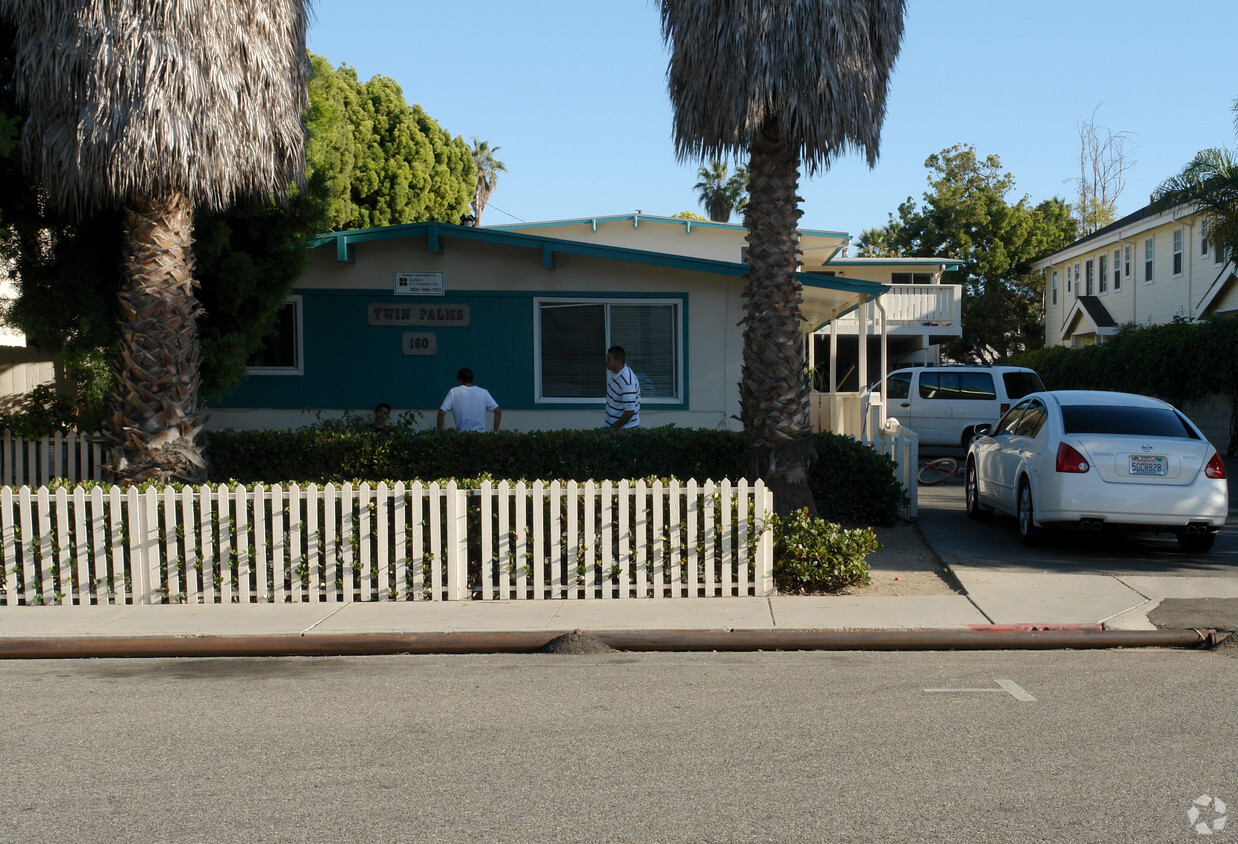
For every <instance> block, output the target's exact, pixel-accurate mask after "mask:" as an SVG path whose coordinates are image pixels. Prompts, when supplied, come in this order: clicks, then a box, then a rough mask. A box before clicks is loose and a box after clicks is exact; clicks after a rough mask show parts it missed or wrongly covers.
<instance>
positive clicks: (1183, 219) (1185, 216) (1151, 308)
mask: <svg viewBox="0 0 1238 844" xmlns="http://www.w3.org/2000/svg"><path fill="white" fill-rule="evenodd" d="M1032 268H1033V269H1036V270H1041V271H1043V272H1044V274H1045V294H1044V295H1045V299H1044V306H1045V345H1046V346H1089V345H1092V344H1095V343H1103V342H1104V341H1105V338H1106V337H1109V336H1111V335H1113V334H1114V333H1115V332H1117V330H1118V328H1119V327H1120V326H1122V325H1125V324H1134V325H1158V324H1161V323H1166V322H1169V321H1171V320H1173V319H1174V318H1175V317H1185V318H1187V319H1200V318H1203V317H1207V316H1212V315H1215V314H1232V313H1236V312H1238V283H1236V281H1238V279H1236V278H1235V274H1234V273H1235V266H1234V261H1233V259H1232V258H1226V257H1225V256H1223V255H1222V251H1221V249H1220V247H1219V246H1218V245H1217V244H1216V243H1215V242H1212V241H1210V240H1209V238H1208V223H1207V220H1206V219H1204V217H1203V216H1202V215H1201V214H1200V213H1199V212H1198V211H1197V210H1196V209H1195V208H1194V207H1192V206H1186V205H1182V206H1178V207H1176V208H1172V209H1169V210H1166V211H1153V210H1152V208H1151V206H1146V207H1144V208H1141V209H1139V210H1138V211H1136V212H1135V213H1133V214H1129V215H1127V216H1125V217H1123V218H1122V219H1120V220H1118V221H1116V222H1114V223H1112V224H1110V225H1108V226H1105V227H1104V228H1102V229H1100V230H1098V231H1096V232H1093V233H1092V234H1090V235H1088V236H1087V237H1084V238H1081V239H1080V240H1077V241H1075V242H1074V243H1072V244H1071V245H1070V246H1067V247H1066V248H1065V249H1061V250H1059V251H1057V252H1054V253H1053V254H1052V255H1049V256H1048V257H1046V258H1042V259H1041V260H1039V261H1036V262H1035V263H1033V264H1032Z"/></svg>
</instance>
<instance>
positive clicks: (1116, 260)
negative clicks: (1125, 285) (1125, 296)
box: [1113, 249, 1122, 293]
mask: <svg viewBox="0 0 1238 844" xmlns="http://www.w3.org/2000/svg"><path fill="white" fill-rule="evenodd" d="M1121 289H1122V250H1121V249H1115V250H1113V292H1114V293H1117V292H1118V291H1119V290H1121Z"/></svg>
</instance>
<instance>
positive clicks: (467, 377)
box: [456, 366, 473, 387]
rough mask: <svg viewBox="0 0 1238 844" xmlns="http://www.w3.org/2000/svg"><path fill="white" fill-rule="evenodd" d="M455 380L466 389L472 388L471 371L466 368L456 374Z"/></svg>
mask: <svg viewBox="0 0 1238 844" xmlns="http://www.w3.org/2000/svg"><path fill="white" fill-rule="evenodd" d="M456 380H457V381H459V382H460V383H461V384H463V385H464V386H466V387H471V386H473V370H471V369H469V368H468V367H467V366H466V367H464V369H461V370H460V371H459V372H457V373H456Z"/></svg>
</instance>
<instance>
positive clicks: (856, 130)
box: [661, 0, 905, 513]
mask: <svg viewBox="0 0 1238 844" xmlns="http://www.w3.org/2000/svg"><path fill="white" fill-rule="evenodd" d="M904 7H905V2H904V0H732V2H729V3H726V4H718V3H716V2H714V0H661V17H662V35H663V38H664V39H665V40H666V42H667V44H668V45H669V46H670V48H671V59H670V66H669V69H668V72H667V78H668V88H669V90H670V97H671V103H672V105H673V107H674V110H675V127H674V133H675V149H676V152H677V154H678V155H679V158H680V160H691V159H697V160H699V159H701V158H706V157H709V158H723V157H726V156H728V155H740V154H744V153H746V154H748V155H749V170H750V178H749V182H748V205H747V208H746V209H745V211H744V225H745V226H746V227H747V228H748V238H747V239H748V259H747V260H748V273H747V275H746V279H747V284H746V285H745V287H744V296H745V300H746V301H745V310H746V311H747V314H746V316H745V317H744V325H745V328H744V363H743V373H742V380H741V382H740V419H741V421H742V422H743V425H744V431H745V433H746V435H747V440H748V455H747V472H748V476H749V477H761V478H763V479H764V480H765V481H766V483H767V484H768V485H769V487H770V489H771V490H772V491H773V492H774V501H775V506H776V508H777V510H778V511H779V512H780V513H788V512H791V511H793V510H798V509H800V508H801V507H808V508H809V509H810V510H811V511H813V512H815V507H814V505H813V500H812V494H811V492H810V491H809V488H808V481H807V468H808V463H809V461H810V460H811V459H812V457H813V456H814V451H813V445H812V431H811V428H810V425H809V421H808V393H809V389H810V385H809V381H808V377H807V373H806V367H805V365H804V351H803V340H802V338H801V336H800V309H799V303H800V292H801V286H800V283H799V281H797V280H796V267H797V266H798V264H799V250H798V248H797V247H796V225H797V223H798V221H799V217H800V210H799V207H798V202H799V197H798V196H796V190H797V188H798V184H799V167H800V159H801V158H803V159H804V160H805V162H806V163H807V165H808V168H809V172H810V173H811V172H815V170H816V169H817V168H819V167H825V166H828V165H829V164H830V162H831V161H832V160H833V159H834V157H835V156H837V155H839V154H840V153H844V152H847V151H848V150H849V149H851V148H857V149H863V150H864V151H865V153H866V155H867V158H868V163H869V166H870V167H871V166H873V165H874V164H875V163H876V161H877V149H878V146H879V144H880V138H881V124H882V121H883V120H884V118H885V103H886V89H887V86H888V83H889V78H890V72H891V69H892V68H893V66H894V60H895V58H896V57H897V55H898V51H899V45H900V43H901V41H902V37H903V13H904Z"/></svg>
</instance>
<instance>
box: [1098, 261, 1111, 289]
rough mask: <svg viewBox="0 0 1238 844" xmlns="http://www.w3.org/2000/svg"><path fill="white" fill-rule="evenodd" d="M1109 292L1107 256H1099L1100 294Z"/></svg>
mask: <svg viewBox="0 0 1238 844" xmlns="http://www.w3.org/2000/svg"><path fill="white" fill-rule="evenodd" d="M1108 290H1109V254H1108V253H1105V254H1103V255H1101V256H1100V292H1101V293H1105V292H1106V291H1108Z"/></svg>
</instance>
